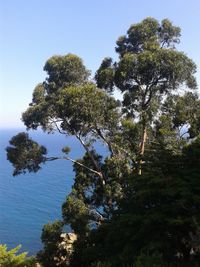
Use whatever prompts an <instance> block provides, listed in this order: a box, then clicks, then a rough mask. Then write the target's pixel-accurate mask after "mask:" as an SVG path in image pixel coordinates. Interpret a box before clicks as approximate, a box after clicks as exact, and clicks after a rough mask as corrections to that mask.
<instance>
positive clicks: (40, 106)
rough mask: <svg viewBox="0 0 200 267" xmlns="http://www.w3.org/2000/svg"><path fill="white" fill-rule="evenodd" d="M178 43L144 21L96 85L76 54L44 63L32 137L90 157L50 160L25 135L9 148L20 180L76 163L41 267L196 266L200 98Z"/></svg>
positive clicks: (199, 248)
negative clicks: (76, 147) (40, 135)
mask: <svg viewBox="0 0 200 267" xmlns="http://www.w3.org/2000/svg"><path fill="white" fill-rule="evenodd" d="M179 42H180V28H179V27H176V26H174V25H173V24H172V23H171V22H170V21H169V20H168V19H164V20H162V22H161V23H159V22H158V21H157V20H155V19H153V18H146V19H145V20H143V21H142V22H141V23H138V24H133V25H132V26H131V27H130V28H129V29H128V31H127V34H126V35H124V36H121V37H120V38H119V39H118V40H117V43H116V48H115V49H116V52H117V53H118V55H119V57H118V60H117V61H116V62H114V61H113V59H111V58H109V57H107V58H105V59H104V60H103V62H102V64H101V65H100V67H99V69H98V70H97V72H96V74H95V81H94V80H91V79H90V72H89V71H88V70H87V69H86V67H85V66H84V64H83V61H82V60H81V59H80V58H79V57H77V56H76V55H72V54H68V55H66V56H53V57H51V58H50V59H49V60H48V61H47V62H46V64H45V67H44V70H45V71H46V72H47V78H46V80H45V81H44V82H42V83H40V84H39V85H37V86H36V88H35V89H34V92H33V98H32V102H31V104H30V105H29V107H28V109H27V110H26V111H25V112H24V113H23V115H22V120H23V122H24V124H25V125H26V127H27V129H35V130H36V129H37V128H38V127H41V128H42V129H43V130H44V131H45V132H48V133H54V132H56V131H57V132H59V133H60V134H62V135H66V136H69V135H71V136H74V137H75V138H76V139H77V140H78V141H79V142H80V144H81V145H82V147H83V148H84V150H85V155H84V156H83V157H82V158H81V159H73V158H71V157H70V147H69V146H66V147H65V148H63V150H62V152H63V156H62V157H48V154H47V150H46V148H44V147H43V146H41V145H40V144H38V143H36V142H35V141H33V140H32V139H31V138H29V136H28V134H27V133H19V134H18V135H16V136H15V137H13V138H12V140H11V141H10V146H9V147H8V148H7V152H8V159H9V160H10V161H11V162H12V164H13V166H14V175H18V174H20V173H25V172H26V171H29V172H36V171H38V170H39V169H40V168H41V166H42V164H43V163H45V162H48V161H52V160H59V159H65V160H69V161H71V162H72V163H73V168H74V173H75V180H74V185H73V187H72V191H71V193H70V194H69V195H68V196H67V197H66V201H65V202H64V203H63V206H62V215H63V220H62V222H55V223H53V224H52V225H50V224H48V225H46V226H44V229H43V233H42V242H43V244H44V250H43V251H42V252H40V253H39V259H40V261H41V262H42V263H43V265H44V267H49V266H52V267H53V266H59V263H58V262H57V261H56V260H57V259H58V258H59V257H60V259H63V257H66V259H67V260H66V261H63V260H61V262H60V266H71V267H89V266H91V267H103V266H104V267H118V266H119V267H122V266H127V267H128V266H133V267H158V266H161V267H165V266H166V267H180V266H182V267H183V266H187V267H190V266H191V267H195V266H196V267H197V266H200V265H199V262H200V215H199V214H200V208H199V207H200V170H199V166H200V99H199V97H198V94H197V91H196V89H197V84H196V79H195V76H194V75H195V72H196V65H195V64H194V62H193V61H192V60H191V59H190V58H188V56H187V55H186V54H184V53H183V52H180V51H178V50H177V49H176V44H177V43H179ZM116 90H117V91H118V92H121V94H122V101H119V100H116V99H115V98H114V96H115V91H116ZM96 142H100V143H101V144H102V145H104V146H106V147H107V151H108V152H107V155H106V156H105V155H101V153H100V151H96V150H95V146H94V144H95V143H96ZM22 159H23V160H22ZM47 182H48V181H47ZM65 225H70V227H71V229H72V230H73V231H74V232H75V234H76V235H77V241H76V242H74V246H73V253H69V254H67V253H66V250H63V251H62V250H60V249H59V243H60V242H62V240H61V233H62V232H64V229H65V228H64V226H65ZM55 259H56V260H55Z"/></svg>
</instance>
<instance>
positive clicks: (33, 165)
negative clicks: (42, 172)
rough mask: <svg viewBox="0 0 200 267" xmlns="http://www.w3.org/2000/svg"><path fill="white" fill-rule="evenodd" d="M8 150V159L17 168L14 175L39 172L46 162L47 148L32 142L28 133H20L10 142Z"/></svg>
mask: <svg viewBox="0 0 200 267" xmlns="http://www.w3.org/2000/svg"><path fill="white" fill-rule="evenodd" d="M10 145H11V146H9V147H7V148H6V150H7V158H8V160H9V161H10V162H11V163H12V164H13V166H14V167H15V170H14V172H13V175H19V174H21V173H25V172H26V171H29V172H37V171H38V170H39V169H40V164H41V163H43V162H45V160H46V157H45V155H46V153H47V151H46V148H45V147H44V146H39V145H38V144H37V143H36V142H35V141H33V140H31V139H30V138H29V136H28V134H27V133H19V134H18V135H16V136H14V137H13V138H12V139H11V140H10Z"/></svg>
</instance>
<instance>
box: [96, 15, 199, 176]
mask: <svg viewBox="0 0 200 267" xmlns="http://www.w3.org/2000/svg"><path fill="white" fill-rule="evenodd" d="M179 42H180V28H179V27H176V26H174V25H173V24H172V23H171V22H170V21H169V20H168V19H164V20H162V22H161V23H159V22H158V21H157V20H156V19H153V18H150V17H149V18H146V19H144V20H143V21H142V22H141V23H138V24H133V25H132V26H131V27H130V28H129V29H128V31H127V34H126V35H124V36H121V37H119V39H118V40H117V42H116V44H117V46H116V52H117V53H118V54H119V60H118V61H117V62H114V63H113V61H112V59H111V58H105V59H104V60H103V62H102V64H101V66H100V68H99V69H98V70H97V72H96V76H95V78H96V81H97V85H98V87H100V88H104V89H105V90H107V91H109V92H112V91H113V90H114V89H115V88H117V89H119V90H120V91H121V92H122V93H123V111H124V112H125V113H126V114H127V116H128V117H130V118H132V119H133V120H134V121H135V122H137V123H139V125H140V141H139V144H138V166H137V167H138V173H139V174H141V169H142V162H143V158H144V153H145V144H146V142H147V137H148V134H150V133H149V131H150V128H151V126H152V124H153V123H154V121H155V118H157V116H158V114H159V111H160V108H161V106H162V104H163V101H164V100H165V98H166V97H167V96H169V95H172V94H174V93H175V92H177V90H178V89H180V88H181V87H186V88H189V89H195V88H196V87H197V84H196V80H195V77H194V74H195V72H196V66H195V64H194V63H193V61H192V60H191V59H190V58H188V57H187V55H186V54H184V53H183V52H180V51H178V50H177V49H176V45H177V44H178V43H179Z"/></svg>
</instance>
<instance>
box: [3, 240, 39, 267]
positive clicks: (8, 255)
mask: <svg viewBox="0 0 200 267" xmlns="http://www.w3.org/2000/svg"><path fill="white" fill-rule="evenodd" d="M20 248H21V246H17V247H16V248H13V249H11V250H7V247H6V245H0V266H1V267H34V266H36V265H35V259H34V258H27V257H26V256H27V253H26V252H24V253H20V254H19V253H18V251H19V249H20ZM16 254H17V255H16Z"/></svg>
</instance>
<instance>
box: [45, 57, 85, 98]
mask: <svg viewBox="0 0 200 267" xmlns="http://www.w3.org/2000/svg"><path fill="white" fill-rule="evenodd" d="M44 70H45V71H46V72H47V74H48V77H47V79H46V81H45V83H44V85H45V89H46V91H47V93H49V94H51V93H54V92H55V91H56V90H58V89H60V88H64V87H67V86H71V85H73V86H77V85H81V84H83V83H85V82H87V81H88V77H89V75H90V72H89V71H88V70H87V69H86V68H85V66H84V65H83V62H82V60H81V59H80V58H79V57H78V56H76V55H73V54H68V55H66V56H53V57H51V58H50V59H48V60H47V62H46V63H45V66H44Z"/></svg>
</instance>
